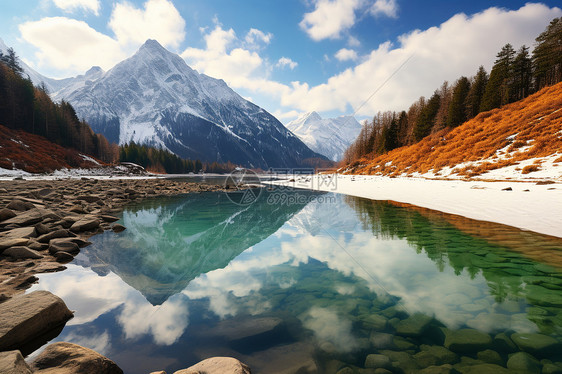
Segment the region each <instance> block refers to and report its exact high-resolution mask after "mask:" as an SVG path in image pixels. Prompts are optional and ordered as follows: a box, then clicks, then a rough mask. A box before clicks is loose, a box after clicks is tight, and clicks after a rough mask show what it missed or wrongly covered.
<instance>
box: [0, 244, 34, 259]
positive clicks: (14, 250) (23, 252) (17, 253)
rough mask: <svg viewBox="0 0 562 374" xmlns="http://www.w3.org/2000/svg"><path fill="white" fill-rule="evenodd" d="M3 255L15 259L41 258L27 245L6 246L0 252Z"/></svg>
mask: <svg viewBox="0 0 562 374" xmlns="http://www.w3.org/2000/svg"><path fill="white" fill-rule="evenodd" d="M2 254H3V255H5V256H9V257H11V258H15V259H24V258H33V259H37V258H43V256H41V255H40V254H39V253H37V252H35V251H34V250H33V249H29V248H28V247H23V246H15V247H11V248H8V249H6V250H4V252H2Z"/></svg>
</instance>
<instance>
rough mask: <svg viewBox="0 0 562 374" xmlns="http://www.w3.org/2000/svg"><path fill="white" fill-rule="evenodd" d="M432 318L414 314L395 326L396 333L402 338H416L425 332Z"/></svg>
mask: <svg viewBox="0 0 562 374" xmlns="http://www.w3.org/2000/svg"><path fill="white" fill-rule="evenodd" d="M432 321H433V317H429V316H427V315H425V314H422V313H416V314H414V315H412V316H410V317H408V318H406V319H404V320H402V321H400V322H399V323H398V324H397V325H396V333H397V334H398V335H402V336H411V337H418V336H421V335H423V333H424V332H425V331H426V330H427V328H428V327H429V325H430V324H431V322H432Z"/></svg>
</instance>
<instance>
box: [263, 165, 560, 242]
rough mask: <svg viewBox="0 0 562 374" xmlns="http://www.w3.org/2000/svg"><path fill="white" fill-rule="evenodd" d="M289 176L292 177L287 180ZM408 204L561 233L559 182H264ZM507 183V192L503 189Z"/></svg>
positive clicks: (330, 178) (328, 178)
mask: <svg viewBox="0 0 562 374" xmlns="http://www.w3.org/2000/svg"><path fill="white" fill-rule="evenodd" d="M291 180H292V181H291ZM268 183H272V184H280V185H288V186H292V187H297V188H305V189H315V190H320V191H330V192H337V193H342V194H346V195H352V196H358V197H365V198H369V199H373V200H392V201H396V202H401V203H408V204H413V205H417V206H420V207H424V208H429V209H434V210H438V211H441V212H445V213H450V214H457V215H461V216H464V217H467V218H471V219H476V220H482V221H490V222H497V223H501V224H505V225H509V226H514V227H517V228H520V229H523V230H530V231H535V232H538V233H542V234H547V235H553V236H558V237H562V184H560V183H555V184H547V185H536V184H535V183H530V182H480V181H478V182H477V181H460V180H447V181H444V180H428V179H421V178H388V177H379V176H363V175H320V176H318V175H315V176H301V177H296V178H294V179H289V180H284V181H275V182H268ZM507 188H511V191H505V190H504V189H507Z"/></svg>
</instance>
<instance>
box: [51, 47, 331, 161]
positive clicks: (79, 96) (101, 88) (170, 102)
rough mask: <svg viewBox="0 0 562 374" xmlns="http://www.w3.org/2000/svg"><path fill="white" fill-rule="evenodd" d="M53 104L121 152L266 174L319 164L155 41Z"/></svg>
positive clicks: (255, 110)
mask: <svg viewBox="0 0 562 374" xmlns="http://www.w3.org/2000/svg"><path fill="white" fill-rule="evenodd" d="M53 96H54V99H55V100H61V99H64V100H67V101H69V102H70V103H71V104H72V105H73V106H74V108H75V110H76V112H77V114H78V117H79V118H84V119H86V121H87V122H88V123H89V124H90V126H91V127H92V129H93V130H94V131H95V132H99V133H102V134H103V135H105V136H106V137H107V138H108V140H110V141H113V142H119V143H120V144H124V143H128V142H131V141H134V142H137V143H142V144H149V145H153V146H160V147H164V148H167V149H169V150H170V151H172V152H174V153H176V154H177V155H179V156H180V157H183V158H190V159H200V160H203V161H219V162H226V161H231V162H233V163H236V164H240V165H244V166H249V167H261V168H263V169H266V168H268V167H294V166H299V165H302V164H303V160H305V159H308V158H318V157H320V158H323V157H322V156H321V155H319V154H316V153H314V152H313V151H311V150H310V149H309V148H308V147H307V146H306V145H305V144H304V143H303V142H302V141H301V140H300V139H299V138H297V137H296V136H295V135H294V134H292V133H291V132H290V131H288V130H287V129H286V128H285V127H284V126H283V124H281V123H280V122H279V121H278V120H277V119H276V118H275V117H274V116H272V115H271V114H269V113H268V112H266V111H265V110H263V109H262V108H260V107H258V106H256V105H254V104H253V103H251V102H249V101H247V100H245V99H243V98H242V97H241V96H240V95H238V94H237V93H236V92H234V91H233V90H232V89H231V88H230V87H228V86H227V84H226V83H225V82H224V81H222V80H218V79H214V78H211V77H208V76H206V75H204V74H199V73H198V72H197V71H195V70H193V69H191V68H190V67H189V66H188V65H187V64H186V63H185V61H184V60H183V59H182V58H181V57H180V56H178V55H176V54H173V53H171V52H169V51H167V50H166V49H165V48H164V47H162V46H161V45H160V44H159V43H158V42H157V41H154V40H148V41H147V42H146V43H145V44H144V45H143V46H142V47H141V48H140V49H139V50H138V51H137V53H136V54H134V55H133V56H132V57H130V58H128V59H126V60H124V61H122V62H120V63H119V64H117V65H116V66H115V67H113V68H112V69H110V70H109V71H107V72H105V73H104V72H103V71H101V69H99V68H97V69H96V68H94V69H91V70H90V71H89V72H88V73H86V74H85V75H84V76H81V77H77V78H72V79H71V81H69V84H66V85H65V86H64V87H63V88H62V89H60V90H58V91H57V92H55V93H54V95H53Z"/></svg>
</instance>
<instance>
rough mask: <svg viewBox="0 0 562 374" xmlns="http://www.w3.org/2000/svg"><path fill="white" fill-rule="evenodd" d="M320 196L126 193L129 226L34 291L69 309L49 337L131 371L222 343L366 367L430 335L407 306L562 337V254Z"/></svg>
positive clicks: (288, 362) (285, 365) (222, 348)
mask: <svg viewBox="0 0 562 374" xmlns="http://www.w3.org/2000/svg"><path fill="white" fill-rule="evenodd" d="M300 193H302V192H300ZM324 196H331V197H333V199H329V200H328V199H325V200H324V201H322V202H321V201H313V202H311V203H309V204H307V205H306V206H304V204H301V205H288V206H287V205H275V204H267V199H265V198H264V199H261V200H260V202H259V203H257V204H254V205H251V206H249V207H240V206H236V205H233V204H231V203H230V202H229V201H228V200H227V199H225V198H224V197H222V196H221V195H220V194H203V195H192V196H187V197H186V198H174V199H160V200H154V201H151V202H145V203H143V204H140V205H135V206H131V207H129V208H128V209H127V210H126V211H125V212H124V215H123V221H124V224H125V225H126V226H127V227H128V230H126V231H125V232H123V233H122V234H118V235H115V234H112V233H106V234H103V235H100V236H97V237H94V238H93V239H94V240H95V243H94V245H92V246H91V247H88V248H86V249H85V250H84V251H83V252H82V253H81V254H80V255H79V256H78V257H77V258H76V261H75V262H74V263H73V264H70V265H69V269H68V270H67V271H64V272H62V273H56V274H46V275H42V276H41V279H40V282H39V284H38V285H37V286H35V288H34V289H38V288H41V289H49V290H51V291H52V292H54V293H55V294H57V295H59V296H61V297H62V298H63V299H64V300H65V301H66V302H67V304H68V305H69V307H70V308H71V309H74V310H76V318H75V319H73V320H71V321H70V323H69V324H68V325H67V327H66V328H65V330H64V331H63V332H62V334H61V335H60V336H59V337H58V338H57V340H67V341H73V342H77V343H78V344H83V345H85V346H88V347H90V348H94V349H96V350H98V351H102V352H104V353H105V354H107V355H108V356H109V357H110V358H112V359H113V360H115V361H116V362H117V363H118V364H119V365H120V366H121V367H122V368H123V369H124V370H125V371H126V372H130V373H136V372H139V373H141V372H146V371H147V370H148V371H152V370H162V369H164V370H166V371H167V372H173V371H174V370H177V369H180V368H185V367H188V366H190V365H191V364H193V363H195V362H197V361H199V360H201V359H204V358H207V357H209V356H216V355H229V356H234V357H238V358H240V359H241V360H243V361H245V362H247V363H248V364H249V365H250V366H251V367H252V369H253V372H256V373H260V372H262V373H281V372H284V373H296V372H301V373H305V372H321V373H328V372H334V373H335V372H336V371H337V368H338V366H337V365H336V366H334V365H333V363H334V360H336V361H337V362H345V363H348V364H353V365H359V366H362V365H363V363H364V361H365V357H366V355H367V354H368V353H375V352H379V351H380V350H382V349H394V350H403V351H409V352H417V351H419V350H420V349H421V348H420V347H421V344H422V343H423V344H428V340H427V339H426V338H424V339H425V340H423V339H421V340H416V339H417V338H416V339H414V338H412V337H411V336H409V335H407V336H406V338H405V337H404V336H401V335H400V334H399V333H398V332H397V326H398V324H399V323H401V321H404V320H405V319H406V318H408V316H411V315H419V314H417V313H421V314H422V315H424V316H428V317H431V318H430V320H431V321H432V322H431V326H433V327H435V328H437V327H438V328H446V329H449V330H457V329H460V328H474V329H478V330H479V331H481V332H484V333H490V334H491V335H492V336H494V335H495V334H497V333H503V332H505V331H509V332H510V333H511V332H514V331H515V332H520V333H523V332H541V333H543V334H547V335H550V336H552V337H555V338H556V339H560V335H561V334H562V330H561V326H562V302H561V300H562V273H561V272H560V271H558V270H556V268H554V267H549V266H547V265H544V264H541V263H537V262H535V261H533V260H532V259H531V258H529V257H526V256H523V255H522V254H520V253H516V252H513V251H508V250H507V249H508V248H510V247H509V246H508V245H502V242H501V241H499V240H495V239H494V240H487V239H486V238H485V236H482V235H480V237H478V236H475V235H469V234H467V233H466V232H464V231H463V230H459V228H460V226H459V224H458V223H457V224H454V223H451V222H449V221H448V220H447V219H446V217H444V216H441V215H436V216H433V215H431V214H429V213H428V212H425V211H419V210H417V209H412V208H410V207H400V206H395V205H393V204H391V203H387V202H373V201H370V200H364V199H358V198H349V197H343V196H339V195H324ZM262 197H263V196H262ZM463 225H464V226H466V224H463ZM530 236H531V237H532V234H530ZM496 239H497V238H496ZM543 239H544V238H542V237H541V239H540V240H543ZM551 246H552V242H551ZM279 321H281V322H279ZM225 325H226V326H229V328H228V329H225V328H224V326H225ZM237 329H238V331H237ZM225 331H228V333H226V332H225ZM241 337H243V338H241ZM439 339H441V340H439ZM431 344H438V345H443V344H444V343H443V340H442V338H435V339H434V340H432V341H431ZM383 347H384V348H383ZM389 347H391V348H389ZM139 355H141V356H143V357H144V359H145V361H143V359H138V356H139ZM549 358H552V359H554V358H555V357H554V356H552V357H550V356H549ZM557 359H558V358H557ZM504 364H505V363H504ZM338 365H339V364H338ZM339 367H341V366H339ZM299 370H300V371H299Z"/></svg>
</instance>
